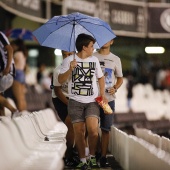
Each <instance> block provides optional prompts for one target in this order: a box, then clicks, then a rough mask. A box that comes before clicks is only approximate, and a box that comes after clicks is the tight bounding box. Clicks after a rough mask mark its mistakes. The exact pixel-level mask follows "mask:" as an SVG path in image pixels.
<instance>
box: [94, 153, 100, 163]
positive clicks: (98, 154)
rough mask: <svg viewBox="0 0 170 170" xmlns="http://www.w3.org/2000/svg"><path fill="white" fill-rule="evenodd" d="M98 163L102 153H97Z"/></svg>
mask: <svg viewBox="0 0 170 170" xmlns="http://www.w3.org/2000/svg"><path fill="white" fill-rule="evenodd" d="M95 157H96V161H97V162H98V161H99V160H100V158H101V153H100V152H96V156H95Z"/></svg>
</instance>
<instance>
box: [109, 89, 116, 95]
mask: <svg viewBox="0 0 170 170" xmlns="http://www.w3.org/2000/svg"><path fill="white" fill-rule="evenodd" d="M116 91H117V90H116V89H115V88H114V87H111V88H109V89H108V93H109V94H110V95H113V94H115V93H116Z"/></svg>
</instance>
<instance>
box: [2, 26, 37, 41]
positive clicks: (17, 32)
mask: <svg viewBox="0 0 170 170" xmlns="http://www.w3.org/2000/svg"><path fill="white" fill-rule="evenodd" d="M4 33H5V35H6V36H7V37H8V38H13V39H22V40H29V41H35V40H36V39H35V37H34V35H33V34H32V32H31V31H30V30H27V29H24V28H14V29H10V30H6V31H5V32H4Z"/></svg>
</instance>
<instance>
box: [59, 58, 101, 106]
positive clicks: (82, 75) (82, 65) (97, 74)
mask: <svg viewBox="0 0 170 170" xmlns="http://www.w3.org/2000/svg"><path fill="white" fill-rule="evenodd" d="M73 58H74V56H73V55H71V56H69V57H67V58H65V59H64V60H63V63H62V67H61V70H60V73H61V74H62V73H65V72H66V71H67V70H68V69H69V68H70V62H71V61H73ZM75 59H76V61H77V63H78V64H77V67H76V68H75V69H74V71H73V72H72V74H71V75H70V77H69V79H68V94H69V95H68V96H69V98H71V99H73V100H76V101H78V102H81V103H89V102H94V101H95V98H96V97H97V96H98V87H97V79H98V78H101V77H102V76H103V73H102V70H101V67H100V63H99V60H98V59H97V58H96V57H94V56H90V57H88V58H86V59H81V58H79V57H78V56H77V55H75Z"/></svg>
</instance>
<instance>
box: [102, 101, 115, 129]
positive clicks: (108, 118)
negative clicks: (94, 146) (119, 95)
mask: <svg viewBox="0 0 170 170" xmlns="http://www.w3.org/2000/svg"><path fill="white" fill-rule="evenodd" d="M108 104H109V105H110V107H111V109H112V110H113V112H114V111H115V101H114V100H113V101H111V102H109V103H108ZM113 117H114V113H112V114H105V113H104V111H103V109H102V108H100V128H101V129H103V130H106V131H110V130H111V126H112V125H113Z"/></svg>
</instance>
